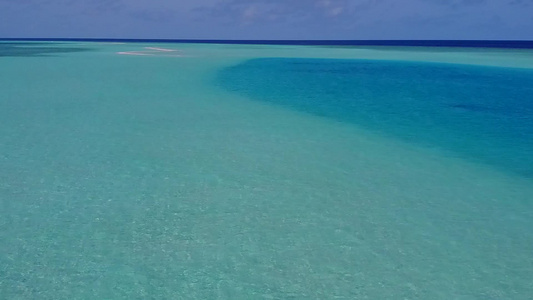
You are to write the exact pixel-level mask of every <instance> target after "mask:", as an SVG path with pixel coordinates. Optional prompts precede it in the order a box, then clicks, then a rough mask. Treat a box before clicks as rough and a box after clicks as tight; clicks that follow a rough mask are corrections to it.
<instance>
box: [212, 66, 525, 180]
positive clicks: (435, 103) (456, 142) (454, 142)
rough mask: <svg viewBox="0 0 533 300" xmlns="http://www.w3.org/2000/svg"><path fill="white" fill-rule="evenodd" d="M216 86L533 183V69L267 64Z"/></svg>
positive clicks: (230, 72) (222, 76) (233, 73)
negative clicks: (352, 125)
mask: <svg viewBox="0 0 533 300" xmlns="http://www.w3.org/2000/svg"><path fill="white" fill-rule="evenodd" d="M217 80H218V83H219V84H220V85H222V86H223V87H225V88H227V89H229V90H232V91H234V92H237V93H240V94H243V95H246V96H248V97H250V98H252V99H257V100H258V101H266V102H270V103H275V104H278V105H281V106H284V107H288V108H292V109H294V110H298V111H304V112H307V113H310V114H314V115H318V116H322V117H325V118H330V119H333V120H336V121H339V122H347V123H352V124H354V125H356V126H360V127H364V128H366V129H370V130H373V131H375V132H379V133H380V134H384V135H387V136H391V137H395V138H398V139H402V140H406V141H408V142H412V143H417V144H420V145H423V146H425V147H432V148H437V149H439V150H442V151H446V152H448V153H449V155H455V156H459V157H461V158H464V159H468V160H472V161H474V162H479V163H483V164H488V165H492V166H494V167H495V168H498V169H500V170H505V171H509V172H513V173H518V174H520V175H523V176H527V177H533V71H532V70H530V69H518V68H502V67H486V66H471V65H458V64H443V63H428V62H405V61H401V62H400V61H372V60H344V59H343V60H337V59H303V58H265V59H253V60H249V61H246V62H244V63H241V64H239V65H236V66H233V67H230V68H226V69H224V70H223V71H221V72H220V73H219V74H218V79H217ZM391 151H394V150H393V149H391Z"/></svg>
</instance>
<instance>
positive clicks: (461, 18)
mask: <svg viewBox="0 0 533 300" xmlns="http://www.w3.org/2000/svg"><path fill="white" fill-rule="evenodd" d="M0 38H139V39H141V38H147V39H148V38H149V39H344V40H349V39H371V40H379V39H496V40H499V39H518V40H533V0H187V1H185V0H0Z"/></svg>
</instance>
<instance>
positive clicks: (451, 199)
mask: <svg viewBox="0 0 533 300" xmlns="http://www.w3.org/2000/svg"><path fill="white" fill-rule="evenodd" d="M52 46H53V47H67V48H69V47H75V48H79V47H85V48H87V49H91V51H86V52H69V53H65V52H63V53H54V55H53V56H39V57H21V56H10V57H7V56H6V57H2V58H0V64H1V65H2V68H0V78H1V80H0V90H1V91H2V93H0V119H1V120H2V122H1V123H0V124H1V125H0V166H1V167H0V208H1V210H0V291H1V292H2V293H1V295H2V297H5V298H6V299H94V298H102V299H136V298H139V299H141V298H150V297H151V298H158V299H159V298H160V299H168V298H171V299H172V298H180V299H181V298H182V299H216V298H218V299H250V298H274V299H286V298H289V299H291V298H292V299H327V298H334V297H337V298H340V299H343V298H344V299H401V298H404V299H528V298H529V296H530V295H531V294H533V286H532V285H531V278H533V259H532V256H531V253H533V248H532V247H533V246H532V245H533V233H532V232H531V228H533V224H532V223H533V213H532V211H533V210H532V209H533V207H532V205H533V204H532V203H531V199H533V185H532V182H531V178H529V177H527V176H524V175H523V174H521V173H520V172H508V171H507V169H504V168H502V167H501V165H499V164H493V163H488V162H487V160H486V159H475V158H473V155H464V153H462V152H460V151H459V152H458V151H456V149H450V148H446V147H441V146H439V147H432V146H431V145H433V144H429V146H428V144H427V143H426V144H424V143H420V142H419V140H416V139H415V140H409V139H405V138H402V137H401V136H400V137H398V135H396V134H387V133H386V132H385V131H384V130H376V128H375V127H372V126H364V125H365V124H362V123H358V122H351V121H346V120H347V119H343V118H332V117H331V116H327V115H317V113H316V112H314V111H312V110H311V111H310V109H311V108H309V109H307V110H302V109H301V108H299V107H296V109H295V107H294V106H292V107H291V106H287V105H280V104H279V103H275V102H272V101H261V100H264V99H261V98H258V97H256V95H255V94H253V93H243V92H242V91H235V90H228V89H227V86H225V85H224V84H221V83H220V82H219V81H218V80H219V79H220V77H219V76H220V74H221V72H227V71H228V70H231V69H226V68H239V66H242V64H244V66H246V65H248V66H250V65H249V64H252V66H253V64H254V63H257V62H259V63H262V62H264V60H259V61H248V62H247V60H248V59H252V58H259V57H292V58H294V57H305V58H329V59H331V58H350V59H361V58H364V59H369V58H371V59H374V60H376V59H386V60H404V61H413V60H415V59H414V58H415V57H418V59H419V60H424V61H434V62H441V63H442V62H450V63H464V62H466V61H468V62H470V63H475V64H478V65H479V64H487V65H493V66H494V65H497V66H500V67H504V66H507V67H512V66H516V65H518V64H519V65H520V66H521V67H524V68H525V69H527V66H528V64H529V65H533V60H531V57H532V56H530V55H529V54H527V53H526V54H524V53H522V55H519V56H516V55H514V52H513V51H509V52H502V51H496V52H495V51H492V52H491V51H489V52H487V51H485V50H483V51H481V50H480V51H479V53H477V52H470V51H469V52H468V53H466V54H465V53H464V52H459V54H454V53H453V52H450V53H440V52H439V53H417V54H412V53H409V52H406V51H404V50H402V51H398V52H394V51H392V52H391V51H390V50H387V51H379V50H365V49H334V48H328V49H326V48H323V47H322V48H320V47H290V46H253V47H250V46H232V45H193V44H180V45H178V44H176V45H168V44H167V45H142V44H125V45H117V44H92V43H88V44H87V45H84V44H80V43H75V44H72V45H70V44H68V43H67V44H62V45H51V47H52ZM145 47H162V48H171V49H176V50H180V52H179V55H181V56H179V57H178V56H169V55H168V53H166V52H165V53H163V52H161V53H159V52H154V53H150V54H152V56H135V55H119V54H117V53H118V52H125V51H126V52H127V51H151V50H149V49H145ZM58 52H59V51H58ZM528 55H529V56H528ZM465 57H466V58H465ZM495 58H498V59H495ZM281 63H283V60H281ZM400 64H401V63H400ZM415 65H416V64H415ZM273 66H276V64H272V65H270V64H269V65H268V68H270V67H273ZM425 66H426V65H425ZM431 66H432V65H428V68H431ZM322 67H326V66H322ZM265 68H266V67H265ZM268 68H266V69H264V68H261V69H260V70H259V71H258V74H256V75H254V76H257V77H249V81H248V82H255V83H258V81H254V80H257V79H258V78H260V77H261V76H263V74H262V73H261V72H265V71H268V70H269V69H268ZM224 70H225V71H224ZM399 71H400V70H398V72H399ZM369 72H370V74H374V75H372V76H377V75H376V74H375V73H372V70H369ZM509 72H512V70H509ZM517 72H518V71H517ZM523 72H526V73H527V72H529V71H528V70H523ZM363 75H364V74H360V75H359V76H362V77H361V78H362V79H364V78H365V76H363ZM284 76H292V75H291V74H285V75H284ZM282 78H287V77H281V76H280V78H273V77H270V78H268V80H271V82H270V84H275V82H273V80H274V79H276V80H278V79H282ZM265 80H267V78H265ZM385 80H390V78H389V79H387V78H385ZM321 83H323V84H324V85H325V84H326V82H325V81H324V82H321ZM300 84H304V83H300V82H298V85H300ZM295 85H296V84H295ZM272 86H274V85H271V86H270V87H272ZM315 88H316V86H314V87H310V88H309V89H310V90H311V91H313V89H315ZM420 88H421V91H420V93H428V94H430V92H432V91H433V90H432V87H431V86H426V88H428V89H429V91H428V90H426V89H425V88H424V87H423V86H422V87H420ZM502 88H505V86H503V87H502ZM282 91H283V92H281V90H280V95H281V96H283V97H285V96H286V95H287V93H289V92H292V93H294V95H300V93H295V92H293V91H291V90H290V89H286V90H282ZM452 92H453V91H452ZM301 94H302V95H305V92H302V93H301ZM367 95H368V96H369V97H370V96H375V94H372V93H370V92H369V93H368V94H367ZM488 95H489V96H490V95H493V94H492V93H489V94H488ZM340 96H341V97H340V98H335V99H342V97H344V96H343V94H342V93H341V94H340ZM530 98H531V97H530ZM291 99H292V98H291ZM317 99H318V98H317ZM329 99H330V100H331V99H334V98H329ZM321 100H327V99H321ZM380 100H382V101H384V100H386V98H385V97H382V98H380ZM443 103H447V102H443ZM451 105H452V106H453V105H455V106H456V107H449V106H448V107H446V108H445V109H449V110H451V111H452V112H453V113H456V114H459V113H461V114H465V113H466V114H471V113H477V112H474V111H472V108H476V107H486V106H484V103H478V102H474V104H470V103H468V105H465V104H463V102H460V103H451ZM490 107H492V106H490ZM378 108H379V107H378ZM378 108H376V109H375V110H369V109H367V110H366V112H367V113H368V115H372V114H375V115H376V116H381V115H379V113H382V110H381V109H383V108H379V109H378ZM388 109H390V108H388ZM474 110H475V109H474ZM409 111H410V110H409ZM520 112H521V111H518V113H520ZM479 113H481V114H485V113H487V112H486V111H483V110H482V111H481V112H479ZM483 120H484V119H483ZM465 122H466V121H465ZM408 125H412V124H408ZM385 129H389V127H387V128H385ZM419 133H420V132H417V135H418V134H419ZM446 133H447V134H451V132H450V131H447V132H446ZM495 141H496V142H497V143H503V141H501V140H498V139H495ZM513 145H514V144H513ZM513 149H514V148H513ZM514 150H516V149H514ZM457 153H459V155H458V154H457ZM461 153H462V154H461Z"/></svg>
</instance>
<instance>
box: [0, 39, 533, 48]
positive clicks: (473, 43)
mask: <svg viewBox="0 0 533 300" xmlns="http://www.w3.org/2000/svg"><path fill="white" fill-rule="evenodd" d="M0 41H74V42H130V43H207V44H252V45H322V46H405V47H473V48H516V49H533V41H519V40H508V41H505V40H470V41H469V40H200V39H175V40H173V39H82V38H34V39H28V38H8V39H6V38H5V39H2V38H0Z"/></svg>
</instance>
